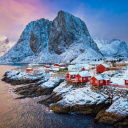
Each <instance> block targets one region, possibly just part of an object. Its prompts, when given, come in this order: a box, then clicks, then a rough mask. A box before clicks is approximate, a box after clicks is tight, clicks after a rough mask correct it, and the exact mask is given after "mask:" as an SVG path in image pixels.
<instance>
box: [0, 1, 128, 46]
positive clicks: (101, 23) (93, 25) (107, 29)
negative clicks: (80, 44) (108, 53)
mask: <svg viewBox="0 0 128 128" xmlns="http://www.w3.org/2000/svg"><path fill="white" fill-rule="evenodd" d="M0 5H1V7H0V35H6V36H7V37H8V38H9V40H10V41H17V40H18V39H19V37H20V35H21V33H22V32H23V30H24V29H25V27H26V25H27V24H28V23H29V22H31V21H35V20H37V19H40V18H45V19H49V20H50V21H52V20H54V18H55V17H56V16H57V13H58V11H60V10H63V11H66V12H69V13H71V14H73V15H75V16H77V17H79V18H81V19H82V20H83V21H84V22H85V24H86V25H87V27H88V30H89V32H90V34H91V36H92V37H93V38H106V39H109V40H111V39H120V40H121V41H125V42H126V43H128V7H127V6H128V0H0Z"/></svg>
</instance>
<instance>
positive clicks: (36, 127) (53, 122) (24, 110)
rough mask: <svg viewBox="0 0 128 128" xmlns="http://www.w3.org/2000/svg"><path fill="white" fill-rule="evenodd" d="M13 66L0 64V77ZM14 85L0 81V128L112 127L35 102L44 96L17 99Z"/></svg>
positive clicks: (91, 118) (87, 117) (90, 118)
mask: <svg viewBox="0 0 128 128" xmlns="http://www.w3.org/2000/svg"><path fill="white" fill-rule="evenodd" d="M12 68H14V66H12V67H11V66H4V65H1V66H0V79H1V78H2V75H3V74H4V73H5V71H8V70H11V69H12ZM14 88H15V87H14V86H11V85H9V84H6V83H4V82H2V81H0V128H113V127H112V126H109V125H105V124H101V123H99V124H95V123H94V120H93V117H91V116H86V115H68V114H56V113H52V112H50V111H49V110H48V108H47V107H45V106H43V105H40V104H37V101H39V100H41V99H43V98H46V97H47V96H42V97H38V98H31V99H29V98H26V99H18V100H16V99H15V98H16V97H17V95H16V94H14V93H13V92H12V91H13V89H14Z"/></svg>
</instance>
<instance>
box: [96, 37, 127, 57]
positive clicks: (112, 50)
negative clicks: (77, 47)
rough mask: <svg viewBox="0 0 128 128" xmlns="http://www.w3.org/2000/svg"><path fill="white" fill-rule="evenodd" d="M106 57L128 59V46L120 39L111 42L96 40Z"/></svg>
mask: <svg viewBox="0 0 128 128" xmlns="http://www.w3.org/2000/svg"><path fill="white" fill-rule="evenodd" d="M94 41H95V42H96V44H97V46H98V48H99V49H100V51H101V53H102V54H103V55H104V56H105V57H117V58H119V57H128V45H127V44H126V43H125V42H123V41H120V40H118V39H113V40H111V41H109V40H107V39H95V40H94Z"/></svg>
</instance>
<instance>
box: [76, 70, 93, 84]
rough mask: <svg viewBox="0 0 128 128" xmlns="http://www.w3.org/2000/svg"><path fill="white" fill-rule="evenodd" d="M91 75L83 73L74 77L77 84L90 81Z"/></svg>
mask: <svg viewBox="0 0 128 128" xmlns="http://www.w3.org/2000/svg"><path fill="white" fill-rule="evenodd" d="M90 78H91V75H90V73H89V72H86V71H83V72H80V73H79V74H77V75H76V80H77V81H78V82H88V81H90Z"/></svg>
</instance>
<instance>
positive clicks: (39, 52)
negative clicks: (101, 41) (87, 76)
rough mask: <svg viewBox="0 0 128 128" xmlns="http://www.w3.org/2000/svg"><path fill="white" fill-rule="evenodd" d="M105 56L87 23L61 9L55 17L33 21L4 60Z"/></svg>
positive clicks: (44, 60)
mask: <svg viewBox="0 0 128 128" xmlns="http://www.w3.org/2000/svg"><path fill="white" fill-rule="evenodd" d="M100 58H103V55H102V53H101V52H100V50H99V48H98V47H97V44H96V43H95V42H94V41H93V39H92V38H91V36H90V34H89V31H88V29H87V26H86V25H85V23H84V22H83V21H82V20H81V19H80V18H78V17H75V16H73V15H71V14H69V13H67V12H64V11H59V12H58V15H57V17H56V18H55V19H54V20H53V21H49V20H46V19H40V20H36V21H32V22H30V23H29V24H28V25H27V26H26V28H25V29H24V31H23V32H22V34H21V36H20V38H19V40H18V42H17V43H16V45H15V46H14V47H13V48H12V49H10V50H9V51H8V52H7V53H6V54H5V55H4V56H3V57H1V58H0V63H30V62H33V63H44V62H45V63H47V62H59V61H70V62H71V61H74V62H75V60H76V59H77V60H78V61H81V60H85V61H86V60H87V59H90V60H93V59H100Z"/></svg>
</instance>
